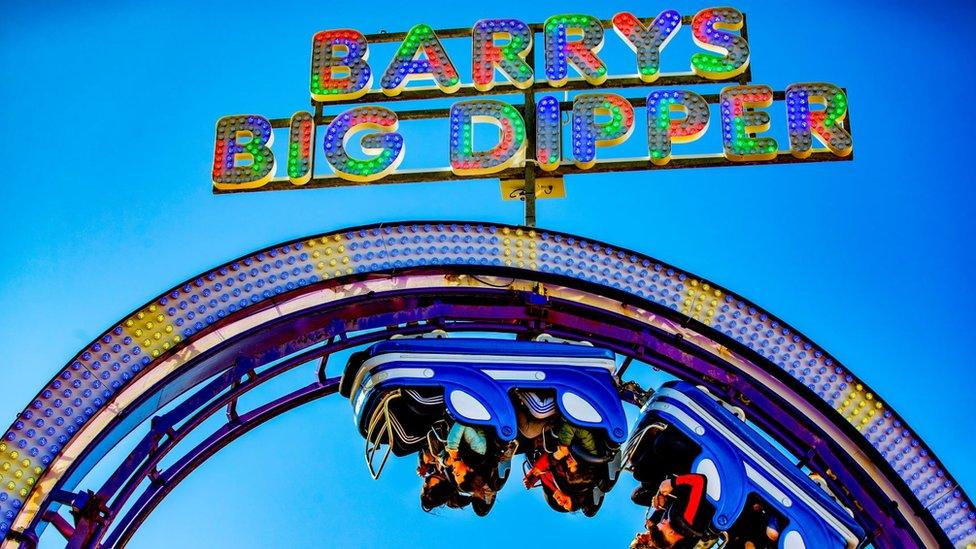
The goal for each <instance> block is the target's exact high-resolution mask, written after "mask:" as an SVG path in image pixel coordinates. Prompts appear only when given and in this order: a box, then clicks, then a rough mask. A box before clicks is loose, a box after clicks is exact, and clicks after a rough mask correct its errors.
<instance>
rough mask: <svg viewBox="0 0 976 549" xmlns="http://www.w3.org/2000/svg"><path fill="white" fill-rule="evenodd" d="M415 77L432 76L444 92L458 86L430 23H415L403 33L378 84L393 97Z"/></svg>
mask: <svg viewBox="0 0 976 549" xmlns="http://www.w3.org/2000/svg"><path fill="white" fill-rule="evenodd" d="M421 54H423V57H424V59H421V58H420V56H421ZM418 78H433V80H434V82H435V83H436V84H437V87H438V88H440V90H441V91H442V92H444V93H454V92H456V91H458V89H460V87H461V80H460V79H459V78H458V72H457V69H455V68H454V63H452V62H451V59H450V58H449V57H448V56H447V52H446V51H444V46H443V45H442V44H441V41H440V39H439V38H437V34H436V33H435V32H434V29H432V28H431V27H430V25H424V24H420V25H416V26H414V27H413V28H411V29H410V30H409V31H408V32H407V36H406V38H404V39H403V43H402V44H400V47H399V48H398V49H397V51H396V53H395V54H394V55H393V60H391V61H390V66H389V67H387V69H386V72H384V73H383V78H382V79H381V80H380V86H381V88H382V90H383V93H385V94H386V95H389V96H396V95H399V94H400V92H401V91H403V88H404V87H405V86H406V85H407V83H408V82H410V81H411V80H414V79H418Z"/></svg>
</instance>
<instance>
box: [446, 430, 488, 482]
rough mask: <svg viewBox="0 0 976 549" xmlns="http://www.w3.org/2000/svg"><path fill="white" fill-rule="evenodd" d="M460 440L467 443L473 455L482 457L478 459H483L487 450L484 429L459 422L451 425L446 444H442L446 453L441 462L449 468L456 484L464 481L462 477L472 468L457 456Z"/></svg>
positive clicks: (486, 438)
mask: <svg viewBox="0 0 976 549" xmlns="http://www.w3.org/2000/svg"><path fill="white" fill-rule="evenodd" d="M462 441H464V442H465V443H466V444H467V446H468V448H470V449H471V451H472V452H473V453H474V454H475V455H477V456H480V457H481V458H482V459H479V461H483V458H484V456H485V454H486V453H487V451H488V437H487V436H486V435H485V431H484V429H481V428H480V427H472V426H470V425H464V424H463V423H460V422H455V423H454V425H452V426H451V430H450V432H449V433H448V434H447V444H446V445H445V446H444V450H445V452H446V455H445V456H444V459H443V462H444V466H445V467H446V468H450V469H451V472H452V474H453V475H454V480H455V482H457V484H458V485H460V484H461V483H463V482H464V479H465V478H466V477H467V475H468V473H469V472H471V470H472V468H471V465H470V464H468V463H467V462H465V460H464V459H462V458H461V457H459V454H458V452H459V450H460V449H461V442H462ZM476 459H478V458H476Z"/></svg>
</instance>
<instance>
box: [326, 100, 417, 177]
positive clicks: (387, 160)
mask: <svg viewBox="0 0 976 549" xmlns="http://www.w3.org/2000/svg"><path fill="white" fill-rule="evenodd" d="M398 124H399V121H398V120H397V116H396V113H395V112H393V111H391V110H390V109H387V108H385V107H356V108H353V109H349V110H348V111H346V112H344V113H342V114H340V115H339V116H337V117H336V118H335V119H334V120H333V121H332V122H331V123H329V126H328V127H327V128H326V130H325V138H324V140H323V144H322V147H323V148H324V149H325V159H326V160H327V161H328V162H329V165H330V166H332V169H334V170H335V172H336V175H338V176H339V177H341V178H342V179H346V180H349V181H375V180H377V179H381V178H383V177H385V176H386V175H388V174H389V173H391V172H392V171H393V170H395V169H396V168H397V166H399V165H400V161H402V160H403V152H404V143H403V136H402V135H400V134H399V133H396V129H397V126H398ZM367 129H372V130H378V131H379V132H380V133H368V134H366V135H364V136H363V138H362V139H361V140H360V145H361V146H362V149H363V152H365V153H366V154H369V155H373V156H372V158H370V159H368V160H357V159H354V158H352V157H350V156H349V153H348V152H346V145H345V144H346V141H347V140H348V139H349V138H350V137H351V136H352V135H353V134H354V133H356V132H358V131H361V130H367Z"/></svg>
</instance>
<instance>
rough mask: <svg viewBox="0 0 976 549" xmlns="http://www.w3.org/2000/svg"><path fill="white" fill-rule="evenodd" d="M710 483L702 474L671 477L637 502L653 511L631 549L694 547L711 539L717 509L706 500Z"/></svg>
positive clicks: (681, 548) (680, 548)
mask: <svg viewBox="0 0 976 549" xmlns="http://www.w3.org/2000/svg"><path fill="white" fill-rule="evenodd" d="M707 482H708V481H707V479H706V478H705V476H704V475H699V474H686V475H669V476H668V477H667V478H665V479H664V480H663V481H662V482H661V484H660V486H659V487H658V490H657V492H656V493H655V494H654V495H653V497H650V498H649V499H648V500H646V501H638V502H636V503H640V504H644V505H648V506H649V507H650V508H652V509H653V512H652V513H651V516H650V517H649V518H648V519H647V521H646V522H645V527H646V530H645V531H644V532H640V533H638V534H637V535H636V536H635V537H634V540H633V541H632V542H631V544H630V547H631V549H650V548H653V549H685V548H691V547H694V546H695V545H696V544H697V543H698V542H699V541H700V540H701V539H702V538H704V537H706V536H708V535H709V524H710V523H711V520H712V515H714V514H715V507H714V506H713V505H712V504H711V502H709V501H708V499H707V498H706V497H705V492H706V484H707Z"/></svg>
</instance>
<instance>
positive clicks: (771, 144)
mask: <svg viewBox="0 0 976 549" xmlns="http://www.w3.org/2000/svg"><path fill="white" fill-rule="evenodd" d="M720 103H721V104H720V110H721V112H722V142H723V143H724V146H725V157H726V158H728V159H729V160H734V161H738V162H742V161H748V160H772V159H773V158H776V154H777V150H778V146H777V144H776V140H775V139H773V138H772V137H752V136H751V135H750V134H755V133H759V132H764V131H766V130H768V129H769V114H768V113H765V112H762V111H753V110H752V109H753V108H761V107H768V106H770V105H772V104H773V90H772V89H770V87H769V86H730V87H728V88H723V89H722V93H721V94H720Z"/></svg>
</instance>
